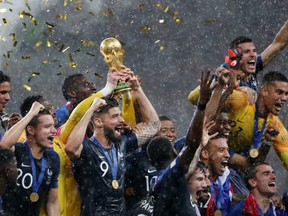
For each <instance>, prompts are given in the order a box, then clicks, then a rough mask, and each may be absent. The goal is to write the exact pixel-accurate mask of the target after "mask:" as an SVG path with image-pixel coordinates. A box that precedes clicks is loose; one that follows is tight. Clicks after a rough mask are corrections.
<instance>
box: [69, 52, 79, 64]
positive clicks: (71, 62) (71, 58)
mask: <svg viewBox="0 0 288 216" xmlns="http://www.w3.org/2000/svg"><path fill="white" fill-rule="evenodd" d="M69 60H70V63H69V67H73V68H75V67H76V66H77V64H76V63H75V62H74V59H73V56H72V54H71V53H69Z"/></svg>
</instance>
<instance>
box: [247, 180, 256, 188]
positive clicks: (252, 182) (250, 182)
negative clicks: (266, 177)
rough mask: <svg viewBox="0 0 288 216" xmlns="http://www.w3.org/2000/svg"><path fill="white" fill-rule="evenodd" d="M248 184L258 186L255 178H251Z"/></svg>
mask: <svg viewBox="0 0 288 216" xmlns="http://www.w3.org/2000/svg"><path fill="white" fill-rule="evenodd" d="M248 184H249V185H250V186H251V187H252V188H254V187H256V185H257V183H256V181H255V179H249V180H248Z"/></svg>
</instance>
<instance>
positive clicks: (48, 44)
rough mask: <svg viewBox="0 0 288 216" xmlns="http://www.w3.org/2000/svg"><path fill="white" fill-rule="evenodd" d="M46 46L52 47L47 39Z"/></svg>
mask: <svg viewBox="0 0 288 216" xmlns="http://www.w3.org/2000/svg"><path fill="white" fill-rule="evenodd" d="M46 44H47V47H51V42H50V40H49V39H47V41H46Z"/></svg>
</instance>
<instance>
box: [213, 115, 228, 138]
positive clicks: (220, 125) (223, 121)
mask: <svg viewBox="0 0 288 216" xmlns="http://www.w3.org/2000/svg"><path fill="white" fill-rule="evenodd" d="M214 121H215V125H214V126H213V127H212V128H211V129H210V131H209V133H211V134H213V133H216V132H218V133H219V134H220V135H223V136H225V137H227V138H228V137H229V135H230V132H231V126H230V124H231V121H230V119H229V117H228V114H227V113H225V112H220V113H219V114H218V115H217V116H216V118H215V119H214Z"/></svg>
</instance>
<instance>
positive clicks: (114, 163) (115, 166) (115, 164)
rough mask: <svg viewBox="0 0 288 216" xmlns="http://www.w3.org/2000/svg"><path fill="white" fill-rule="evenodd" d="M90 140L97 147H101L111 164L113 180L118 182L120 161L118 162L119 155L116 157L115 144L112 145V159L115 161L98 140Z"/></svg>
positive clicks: (93, 138) (92, 138)
mask: <svg viewBox="0 0 288 216" xmlns="http://www.w3.org/2000/svg"><path fill="white" fill-rule="evenodd" d="M90 140H91V141H92V142H93V143H94V144H95V145H96V146H99V147H100V148H101V149H102V151H103V153H104V154H105V157H106V159H107V161H108V163H109V166H110V168H111V172H112V178H113V180H116V179H117V169H118V160H117V155H116V148H115V145H114V143H112V159H113V161H112V160H111V157H110V156H109V154H108V152H107V149H105V148H104V147H103V146H102V145H101V144H100V143H99V142H98V141H97V140H96V139H95V137H91V138H90Z"/></svg>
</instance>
